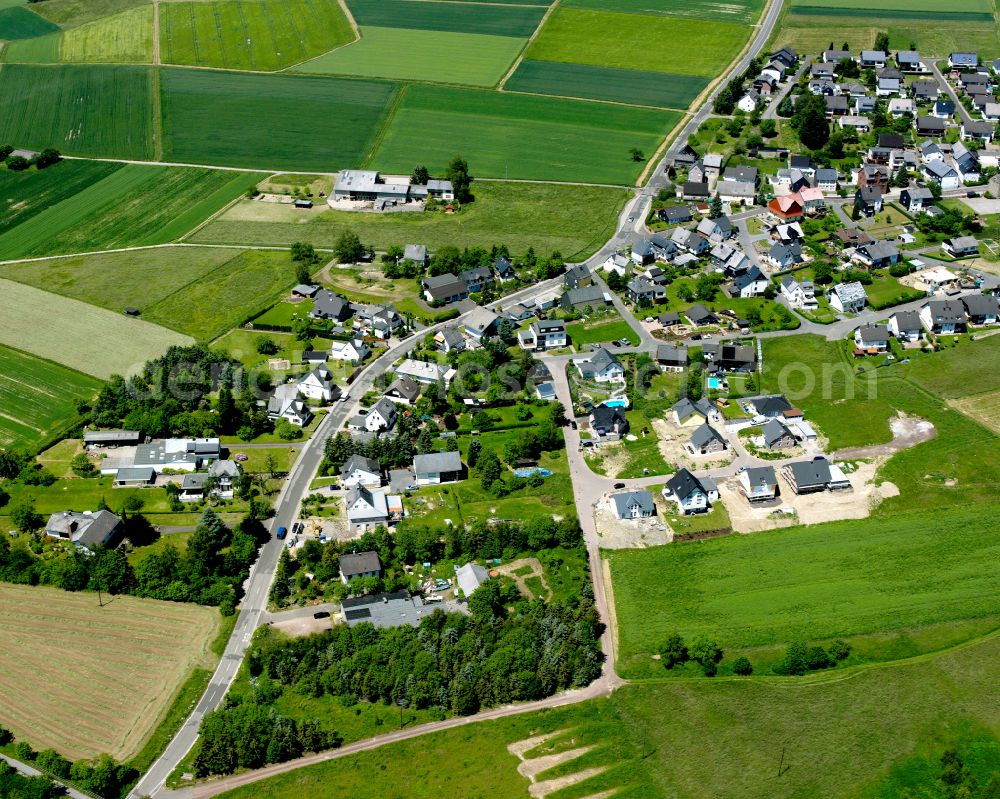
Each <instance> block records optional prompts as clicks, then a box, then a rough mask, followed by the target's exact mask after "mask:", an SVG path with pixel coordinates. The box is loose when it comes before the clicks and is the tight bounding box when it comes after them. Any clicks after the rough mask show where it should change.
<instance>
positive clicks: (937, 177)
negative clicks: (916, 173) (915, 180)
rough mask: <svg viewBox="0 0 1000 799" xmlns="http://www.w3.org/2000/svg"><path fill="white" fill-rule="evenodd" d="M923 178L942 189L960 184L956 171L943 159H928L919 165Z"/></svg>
mask: <svg viewBox="0 0 1000 799" xmlns="http://www.w3.org/2000/svg"><path fill="white" fill-rule="evenodd" d="M920 173H921V174H922V175H923V177H924V180H927V181H930V182H932V183H937V184H938V185H939V186H940V187H941V190H942V191H950V190H951V189H957V188H958V187H959V186H960V185H961V180H960V179H959V177H958V172H957V171H956V170H955V169H954V168H953V167H950V166H948V165H947V164H946V163H945V162H944V161H937V160H935V161H928V162H927V163H925V164H923V166H921V167H920Z"/></svg>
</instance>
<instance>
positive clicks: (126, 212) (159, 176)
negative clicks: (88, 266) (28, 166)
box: [0, 162, 261, 258]
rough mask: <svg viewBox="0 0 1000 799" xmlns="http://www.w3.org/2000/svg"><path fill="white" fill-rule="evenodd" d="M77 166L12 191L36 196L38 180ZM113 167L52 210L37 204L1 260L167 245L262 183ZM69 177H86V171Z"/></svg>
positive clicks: (7, 235)
mask: <svg viewBox="0 0 1000 799" xmlns="http://www.w3.org/2000/svg"><path fill="white" fill-rule="evenodd" d="M72 165H73V162H62V163H60V164H57V165H55V166H52V167H49V168H48V169H47V170H43V171H42V172H21V173H17V174H18V177H15V178H12V179H10V180H9V181H8V186H9V187H10V191H11V193H12V194H14V195H15V196H25V197H30V196H31V192H32V185H33V184H34V183H35V182H36V181H38V182H41V183H42V185H43V186H45V185H47V184H50V183H52V181H51V176H57V175H58V174H60V173H61V172H62V170H63V169H64V167H65V166H72ZM102 166H103V165H102ZM112 166H113V167H114V171H111V172H110V173H108V174H107V175H106V176H105V177H103V178H101V179H100V180H98V181H96V182H93V183H91V184H90V185H88V186H85V187H83V188H82V189H81V190H80V191H79V192H77V193H75V194H73V195H71V196H68V197H66V198H65V199H63V200H61V201H59V202H56V203H54V204H52V205H49V206H48V207H46V208H41V207H40V204H39V203H35V202H33V201H32V208H33V209H34V210H36V211H37V213H36V214H35V215H34V216H30V217H28V218H27V219H24V220H23V221H22V222H21V223H20V224H19V225H17V226H16V227H14V228H12V229H9V230H7V231H6V232H4V233H3V234H2V235H0V258H23V257H28V256H43V255H55V254H59V253H74V252H90V251H94V250H102V249H111V248H115V247H131V246H142V245H147V244H162V243H166V242H169V241H171V240H173V239H176V238H178V237H179V236H181V235H183V234H185V233H187V232H189V231H190V230H192V229H193V228H194V227H195V226H196V225H197V224H198V223H199V222H201V221H202V220H204V219H205V218H206V217H208V216H210V215H211V214H212V213H214V212H216V211H218V210H219V209H220V208H221V207H222V206H224V205H225V204H226V203H228V202H230V201H232V200H233V199H235V198H236V197H238V196H239V195H241V194H242V193H244V192H245V191H246V190H247V189H248V188H249V187H251V186H253V185H254V184H255V183H256V182H257V180H259V179H260V177H261V175H259V174H255V173H248V172H228V171H221V170H211V169H199V168H187V167H162V166H141V165H138V164H128V165H125V166H122V165H117V164H116V165H112ZM68 171H69V173H70V175H71V176H74V175H75V176H79V177H82V176H81V174H80V171H79V170H78V169H70V170H68ZM49 173H51V176H50V174H49ZM85 175H86V171H84V173H83V176H85ZM18 181H21V185H20V186H19V185H17V183H18ZM0 185H2V183H0ZM0 230H2V226H0Z"/></svg>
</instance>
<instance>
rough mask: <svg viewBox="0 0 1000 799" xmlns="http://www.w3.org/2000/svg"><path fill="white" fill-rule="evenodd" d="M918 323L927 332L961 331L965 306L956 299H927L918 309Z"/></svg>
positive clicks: (950, 332) (962, 329)
mask: <svg viewBox="0 0 1000 799" xmlns="http://www.w3.org/2000/svg"><path fill="white" fill-rule="evenodd" d="M920 323H921V324H922V325H923V326H924V330H926V331H927V332H928V333H939V334H942V335H946V336H947V335H954V334H955V333H963V332H965V306H964V305H963V304H962V303H961V302H960V301H958V300H929V301H927V302H926V303H924V305H923V307H922V308H921V309H920Z"/></svg>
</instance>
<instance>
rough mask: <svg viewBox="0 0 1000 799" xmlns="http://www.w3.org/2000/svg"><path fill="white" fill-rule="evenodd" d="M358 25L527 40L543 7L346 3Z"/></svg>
mask: <svg viewBox="0 0 1000 799" xmlns="http://www.w3.org/2000/svg"><path fill="white" fill-rule="evenodd" d="M347 6H348V8H349V9H350V10H351V14H352V15H353V16H354V19H355V21H356V22H357V23H358V25H361V26H366V25H374V26H377V27H383V28H417V29H420V30H437V31H453V32H455V33H481V34H487V35H492V36H516V37H521V38H527V37H529V36H531V34H532V33H534V32H535V28H537V27H538V23H539V22H541V20H542V17H543V16H545V4H542V3H539V4H538V5H536V6H517V5H509V4H493V5H491V4H484V3H456V2H437V1H436V0H348V2H347Z"/></svg>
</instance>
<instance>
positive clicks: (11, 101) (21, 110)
mask: <svg viewBox="0 0 1000 799" xmlns="http://www.w3.org/2000/svg"><path fill="white" fill-rule="evenodd" d="M39 5H41V4H39ZM0 141H3V142H8V141H9V142H14V143H16V144H17V145H18V146H21V147H32V148H36V149H41V148H44V147H55V148H56V149H58V150H60V151H62V152H65V153H71V154H74V155H90V156H108V157H112V158H130V159H150V158H152V156H153V107H152V88H151V71H150V69H149V68H147V67H119V66H92V65H86V66H84V65H72V66H69V65H64V66H34V65H20V64H5V65H3V66H2V67H0Z"/></svg>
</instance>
